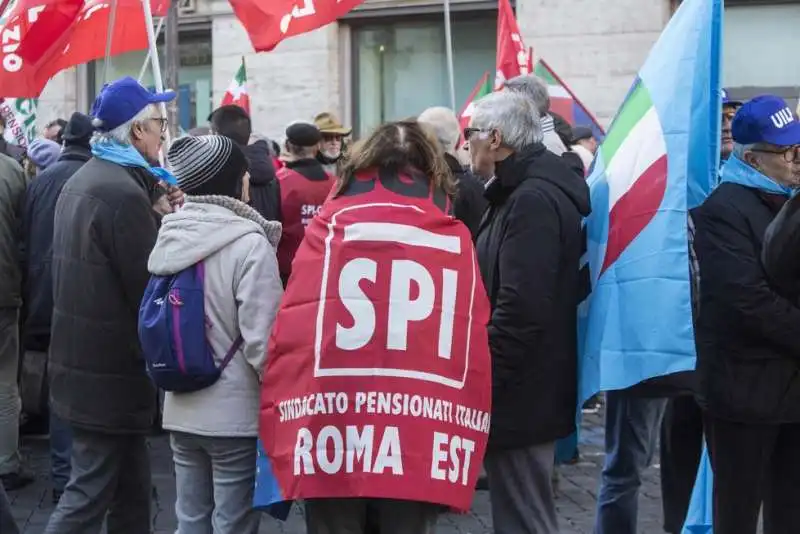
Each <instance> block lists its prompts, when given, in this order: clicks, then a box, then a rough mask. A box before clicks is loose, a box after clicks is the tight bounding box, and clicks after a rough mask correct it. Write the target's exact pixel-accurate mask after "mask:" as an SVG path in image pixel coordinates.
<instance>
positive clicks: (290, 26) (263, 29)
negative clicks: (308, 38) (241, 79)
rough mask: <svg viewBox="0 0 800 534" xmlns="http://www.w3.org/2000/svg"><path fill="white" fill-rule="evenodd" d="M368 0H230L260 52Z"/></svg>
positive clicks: (327, 21) (312, 28) (334, 18)
mask: <svg viewBox="0 0 800 534" xmlns="http://www.w3.org/2000/svg"><path fill="white" fill-rule="evenodd" d="M363 2H364V0H230V3H231V6H232V7H233V12H234V13H236V16H237V17H238V18H239V20H240V21H241V22H242V25H243V26H244V28H245V30H247V34H248V35H249V36H250V42H252V43H253V48H255V50H256V51H257V52H267V51H269V50H272V49H273V48H275V47H276V46H278V43H280V42H281V41H283V40H284V39H286V38H288V37H292V36H295V35H300V34H301V33H306V32H310V31H312V30H316V29H317V28H321V27H322V26H325V25H326V24H330V23H331V22H334V21H335V20H336V19H338V18H339V17H342V16H344V15H345V14H347V13H349V12H350V11H352V10H353V9H354V8H356V7H357V6H358V5H360V4H362V3H363Z"/></svg>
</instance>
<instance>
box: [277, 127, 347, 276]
mask: <svg viewBox="0 0 800 534" xmlns="http://www.w3.org/2000/svg"><path fill="white" fill-rule="evenodd" d="M321 142H322V133H321V132H320V131H319V128H318V127H317V126H316V125H314V124H312V123H309V122H295V123H293V124H291V125H289V127H288V128H286V144H285V148H286V152H287V153H288V155H289V158H288V160H287V161H286V166H285V167H284V168H282V169H280V170H279V171H278V198H279V203H280V207H279V212H280V221H281V222H282V223H283V235H282V236H281V243H280V245H279V246H278V262H279V263H280V267H281V278H282V279H283V283H284V285H285V284H286V283H287V282H288V280H289V275H290V274H291V272H292V260H293V259H294V255H295V253H296V252H297V247H299V246H300V242H301V241H303V236H304V235H305V228H306V226H308V223H309V222H310V221H311V219H312V218H313V217H314V216H315V215H316V214H317V213H318V212H319V210H320V208H321V207H322V204H324V203H325V199H326V198H328V194H329V193H330V191H331V187H332V186H333V183H334V181H335V179H336V177H335V176H333V175H332V174H329V173H328V172H326V171H325V169H324V168H323V166H322V164H321V163H320V162H319V160H317V154H318V153H319V149H320V143H321Z"/></svg>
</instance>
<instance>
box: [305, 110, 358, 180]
mask: <svg viewBox="0 0 800 534" xmlns="http://www.w3.org/2000/svg"><path fill="white" fill-rule="evenodd" d="M314 124H315V125H316V126H317V128H319V131H320V132H322V143H321V144H320V150H319V154H318V155H317V158H318V159H319V161H320V163H322V165H324V167H325V172H328V173H330V174H334V175H335V174H338V170H339V169H338V166H339V161H340V160H341V159H342V155H343V154H344V152H345V144H344V140H345V138H346V137H347V136H348V135H350V134H351V133H352V131H353V130H352V128H346V127H345V126H343V125H342V123H340V122H339V119H337V118H336V115H334V114H333V113H329V112H327V111H326V112H323V113H320V114H319V115H317V116H316V117H314Z"/></svg>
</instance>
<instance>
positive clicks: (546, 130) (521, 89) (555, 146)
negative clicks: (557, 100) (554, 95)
mask: <svg viewBox="0 0 800 534" xmlns="http://www.w3.org/2000/svg"><path fill="white" fill-rule="evenodd" d="M504 87H505V89H507V90H509V91H513V92H515V93H520V94H522V95H523V96H525V98H527V99H528V100H530V101H531V102H532V103H533V105H534V106H535V107H536V110H537V111H538V112H539V115H540V117H541V119H540V123H541V125H542V142H543V143H544V145H545V146H546V147H547V149H548V150H549V151H550V152H552V153H553V154H555V155H557V156H560V155H561V154H563V153H564V152H567V150H568V149H567V147H566V145H565V144H564V142H563V141H562V140H561V138H560V137H559V135H558V133H557V132H556V126H555V121H554V120H553V117H552V116H551V115H550V91H549V89H548V88H547V84H546V83H544V81H542V80H541V79H540V78H539V77H538V76H536V75H535V74H523V75H521V76H517V77H515V78H511V79H510V80H508V81H506V83H505V86H504Z"/></svg>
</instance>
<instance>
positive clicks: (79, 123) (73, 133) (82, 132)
mask: <svg viewBox="0 0 800 534" xmlns="http://www.w3.org/2000/svg"><path fill="white" fill-rule="evenodd" d="M93 133H94V126H92V119H91V118H89V116H88V115H84V114H83V113H78V112H75V113H73V114H72V117H70V118H69V122H67V125H66V126H64V131H63V132H62V134H61V138H62V139H63V140H64V144H65V145H67V146H70V145H77V146H82V147H84V148H89V141H91V139H92V134H93Z"/></svg>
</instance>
